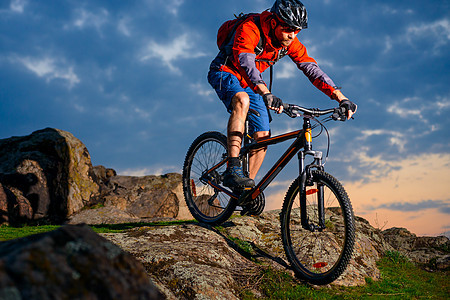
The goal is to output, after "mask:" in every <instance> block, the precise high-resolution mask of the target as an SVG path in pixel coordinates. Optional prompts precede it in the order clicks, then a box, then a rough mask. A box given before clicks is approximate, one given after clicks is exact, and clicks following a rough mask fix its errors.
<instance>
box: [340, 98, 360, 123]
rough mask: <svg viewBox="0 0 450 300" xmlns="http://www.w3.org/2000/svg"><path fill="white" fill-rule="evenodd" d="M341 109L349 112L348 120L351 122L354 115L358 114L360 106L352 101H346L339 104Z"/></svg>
mask: <svg viewBox="0 0 450 300" xmlns="http://www.w3.org/2000/svg"><path fill="white" fill-rule="evenodd" d="M339 107H344V108H345V109H346V111H347V120H350V118H351V117H352V115H353V114H354V113H356V110H357V108H358V106H357V105H356V104H355V103H353V102H352V101H350V100H348V99H345V100H342V101H341V102H339Z"/></svg>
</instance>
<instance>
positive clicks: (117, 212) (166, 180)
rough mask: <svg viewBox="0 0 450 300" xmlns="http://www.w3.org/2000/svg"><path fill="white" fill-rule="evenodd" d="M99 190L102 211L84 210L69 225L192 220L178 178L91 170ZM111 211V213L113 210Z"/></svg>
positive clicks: (179, 176) (179, 177) (100, 168)
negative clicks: (137, 175)
mask: <svg viewBox="0 0 450 300" xmlns="http://www.w3.org/2000/svg"><path fill="white" fill-rule="evenodd" d="M94 170H95V172H94V173H96V174H97V175H96V178H97V180H99V181H98V183H99V186H100V196H99V199H98V200H97V202H99V203H102V204H103V206H104V207H100V208H95V209H86V210H83V211H81V212H79V213H78V214H75V215H74V216H72V217H71V218H70V220H69V223H70V224H78V223H86V224H103V223H127V222H149V221H155V220H161V219H166V220H175V219H193V218H192V216H191V214H190V213H189V211H188V208H187V206H186V204H185V201H184V196H183V192H182V186H181V175H180V174H178V173H169V174H166V175H162V176H154V175H149V176H141V177H136V176H121V175H114V174H115V172H114V170H112V169H110V170H112V171H110V173H109V175H108V174H107V172H108V171H107V169H105V168H104V167H102V166H99V167H94ZM113 208H114V209H113Z"/></svg>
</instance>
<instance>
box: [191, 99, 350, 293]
mask: <svg viewBox="0 0 450 300" xmlns="http://www.w3.org/2000/svg"><path fill="white" fill-rule="evenodd" d="M283 106H284V108H285V109H284V112H285V113H286V114H287V115H288V116H290V117H292V118H296V117H302V118H303V128H302V129H300V130H296V131H292V132H288V133H285V134H281V135H278V136H275V137H268V138H264V139H262V140H259V141H255V140H253V139H252V138H251V137H250V136H249V135H248V122H246V126H245V132H244V141H243V146H242V148H241V151H240V158H241V160H242V165H243V170H244V172H245V173H246V174H247V175H248V156H249V152H250V151H251V150H252V149H259V148H262V147H266V146H270V145H274V144H278V143H281V142H284V141H287V140H291V139H294V141H293V142H292V144H291V145H290V146H289V148H288V149H287V150H286V151H285V152H284V154H283V155H282V156H281V157H280V158H279V159H278V161H277V162H276V163H275V164H274V166H273V167H272V168H271V169H270V170H269V171H268V172H267V174H265V175H264V176H263V177H262V179H261V180H260V181H259V182H258V183H257V184H256V185H255V187H253V188H251V189H249V190H244V191H236V190H234V191H233V190H230V189H228V188H226V187H224V186H223V185H222V184H221V183H222V179H223V178H222V174H223V172H224V171H225V169H226V162H227V157H228V156H227V138H226V136H225V135H223V134H222V133H220V132H215V131H210V132H205V133H203V134H201V135H200V136H199V137H197V138H196V139H195V140H194V142H193V143H192V144H191V146H190V147H189V150H188V152H187V154H186V158H185V161H184V165H183V192H184V196H185V200H186V203H187V206H188V208H189V210H190V212H191V214H192V215H193V217H194V218H195V219H196V220H198V221H199V222H202V223H206V224H210V225H219V224H221V223H223V222H225V221H226V220H228V218H230V216H231V215H232V214H233V213H234V212H235V211H236V210H237V209H239V208H241V214H242V215H245V214H250V215H259V214H261V213H262V211H263V210H264V206H265V198H264V194H263V191H264V190H265V189H266V188H267V186H269V184H270V183H271V182H272V181H273V180H274V178H275V177H276V176H277V175H278V174H279V173H280V172H281V170H282V169H283V168H284V167H285V166H286V165H287V164H288V162H289V161H290V160H291V159H292V158H293V157H294V156H295V155H297V156H298V161H299V176H298V177H297V178H296V179H295V180H294V181H293V182H292V184H291V185H290V187H289V188H288V191H287V193H286V195H285V198H284V202H283V206H282V210H281V213H280V221H281V238H282V242H283V247H284V251H285V253H286V257H287V259H288V261H289V263H290V265H291V266H292V269H293V270H294V272H295V274H296V275H297V276H298V277H299V278H301V279H303V280H306V281H307V282H309V283H312V284H316V285H324V284H328V283H331V282H332V281H334V280H336V279H337V278H338V277H339V276H340V275H341V274H342V273H343V272H344V271H345V269H346V267H347V265H348V263H349V261H350V259H351V256H352V253H353V246H354V242H355V223H354V215H353V209H352V206H351V203H350V199H349V198H348V195H347V193H346V191H345V190H344V188H343V186H342V184H341V183H340V182H339V181H338V180H337V179H336V178H334V177H333V176H332V175H330V174H328V173H326V172H325V171H324V162H323V157H322V156H323V153H322V152H321V151H315V150H312V140H313V138H316V137H317V136H319V135H320V134H321V133H322V132H323V131H324V130H325V132H326V134H327V137H328V147H327V154H326V157H328V153H329V145H330V136H329V133H328V130H327V129H326V127H325V126H324V123H325V122H328V121H330V120H341V121H345V120H346V111H345V109H344V108H331V109H325V110H319V109H308V108H304V107H301V106H298V105H294V104H284V105H283ZM249 113H256V114H257V112H256V111H250V112H249ZM319 116H327V117H325V118H324V119H323V120H322V121H320V120H319V119H317V117H319ZM311 121H315V122H316V123H315V124H314V125H311ZM317 127H320V129H321V130H320V132H319V133H318V134H317V135H316V136H313V135H312V130H313V129H315V128H317ZM308 156H311V157H312V158H313V161H312V162H311V163H309V164H307V165H305V159H306V157H308Z"/></svg>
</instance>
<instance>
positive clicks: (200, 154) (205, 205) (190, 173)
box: [183, 131, 236, 225]
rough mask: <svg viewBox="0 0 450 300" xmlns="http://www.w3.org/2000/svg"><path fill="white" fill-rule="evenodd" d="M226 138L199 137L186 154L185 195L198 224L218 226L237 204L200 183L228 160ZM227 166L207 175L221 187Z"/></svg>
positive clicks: (184, 170) (214, 135)
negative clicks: (203, 176) (204, 175)
mask: <svg viewBox="0 0 450 300" xmlns="http://www.w3.org/2000/svg"><path fill="white" fill-rule="evenodd" d="M227 156H228V155H227V138H226V136H224V135H223V134H221V133H220V132H213V131H211V132H206V133H204V134H202V135H200V136H199V137H198V138H197V139H195V141H194V142H193V143H192V145H191V146H190V147H189V150H188V152H187V154H186V158H185V161H184V166H183V192H184V198H185V200H186V204H187V206H188V208H189V211H190V212H191V214H192V216H193V217H194V218H195V219H196V220H197V221H199V222H202V223H207V224H211V225H218V224H221V223H223V222H225V221H226V220H228V218H229V217H230V216H231V214H232V213H233V212H234V210H235V208H236V203H235V201H234V200H232V199H230V197H229V196H227V195H226V194H225V193H223V192H221V191H220V190H218V189H215V188H213V187H212V186H211V185H209V184H208V183H206V182H205V181H204V180H203V181H202V180H200V178H201V177H202V175H203V174H205V173H206V172H207V171H208V170H210V169H211V168H212V167H214V166H216V165H217V164H219V163H220V162H221V161H223V160H224V159H226V158H227ZM225 169H226V164H223V165H222V166H220V167H218V168H216V169H214V170H213V171H212V172H210V173H209V174H208V177H209V179H210V180H211V181H212V182H214V183H215V184H217V185H220V184H221V183H222V174H223V172H225Z"/></svg>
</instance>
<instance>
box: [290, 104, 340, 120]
mask: <svg viewBox="0 0 450 300" xmlns="http://www.w3.org/2000/svg"><path fill="white" fill-rule="evenodd" d="M283 112H284V113H285V114H286V115H288V116H289V117H291V118H296V117H300V116H302V115H306V116H314V117H319V116H323V115H327V114H332V115H331V118H332V119H333V120H335V121H345V120H347V117H346V116H347V109H346V108H345V107H336V108H329V109H318V108H306V107H302V106H299V105H296V104H288V103H283Z"/></svg>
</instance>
